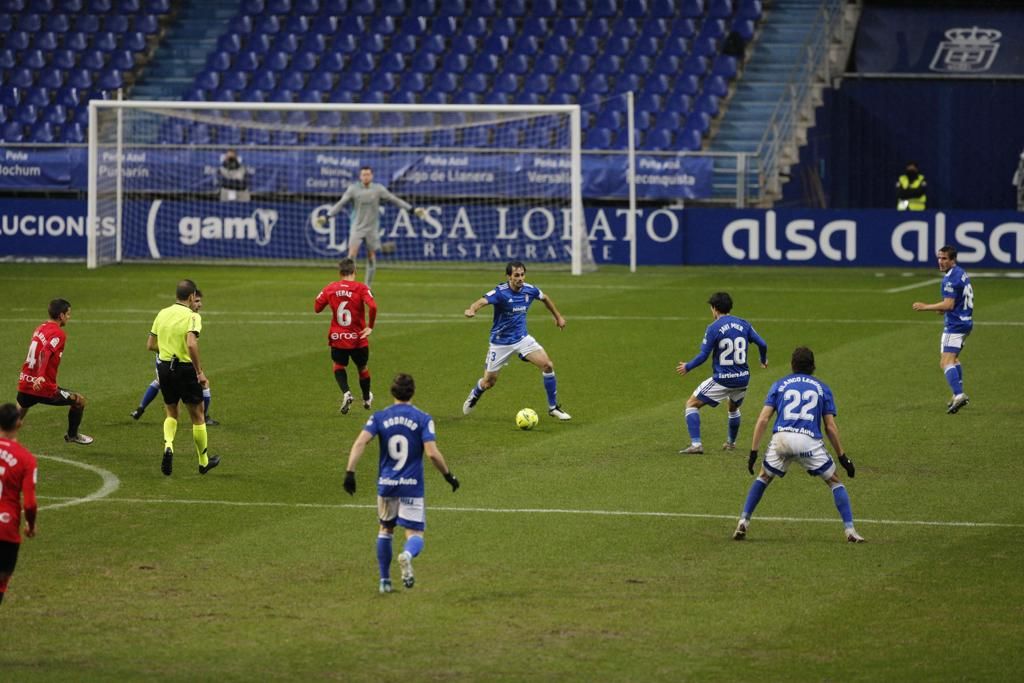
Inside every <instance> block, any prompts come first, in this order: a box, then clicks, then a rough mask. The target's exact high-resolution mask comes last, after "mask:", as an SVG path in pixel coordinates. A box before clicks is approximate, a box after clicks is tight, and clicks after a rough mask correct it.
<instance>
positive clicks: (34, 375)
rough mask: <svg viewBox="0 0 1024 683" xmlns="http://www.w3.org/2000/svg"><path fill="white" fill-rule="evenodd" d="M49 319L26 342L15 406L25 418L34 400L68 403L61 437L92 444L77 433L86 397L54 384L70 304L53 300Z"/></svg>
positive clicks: (69, 315) (57, 404) (51, 404)
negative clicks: (16, 404)
mask: <svg viewBox="0 0 1024 683" xmlns="http://www.w3.org/2000/svg"><path fill="white" fill-rule="evenodd" d="M48 312H49V314H50V319H49V320H47V321H46V322H45V323H43V324H42V325H40V326H39V327H37V328H36V331H35V332H33V333H32V341H31V342H30V343H29V345H28V356H27V357H26V358H25V364H24V365H23V366H22V367H21V376H20V377H19V378H18V407H19V408H20V409H21V418H22V419H25V415H26V414H27V413H28V409H29V408H31V407H32V406H34V405H36V404H37V403H42V404H44V405H48V406H71V408H70V409H69V410H68V433H67V434H65V435H64V440H65V441H67V442H68V443H79V444H82V445H83V446H85V445H88V444H91V443H92V437H91V436H86V435H85V434H80V433H79V432H78V426H79V425H80V424H82V415H83V414H84V413H85V397H84V396H82V395H81V394H78V393H75V392H74V391H70V390H68V389H63V388H61V387H59V386H58V385H57V368H58V367H60V360H61V358H62V357H63V356H64V344H65V342H67V335H66V334H65V333H64V329H63V328H64V326H65V325H67V323H68V320H70V319H71V304H70V303H68V302H67V301H66V300H65V299H54V300H53V301H51V302H50V306H49V309H48Z"/></svg>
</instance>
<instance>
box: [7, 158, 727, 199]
mask: <svg viewBox="0 0 1024 683" xmlns="http://www.w3.org/2000/svg"><path fill="white" fill-rule="evenodd" d="M240 151H241V156H242V161H243V162H244V164H245V165H246V167H248V168H249V169H250V170H251V172H252V173H251V175H250V182H251V189H252V191H253V192H254V193H257V194H260V193H263V194H267V193H276V194H316V193H326V194H335V195H338V196H340V195H341V193H342V192H344V191H345V188H346V187H347V186H348V185H349V184H351V183H353V182H356V181H357V180H358V178H359V167H360V166H362V165H364V164H369V165H371V166H373V168H374V173H375V175H376V178H377V180H378V181H379V182H382V183H384V184H385V185H387V187H388V188H389V189H390V190H391V191H393V192H395V193H397V194H399V195H403V194H405V195H409V196H411V197H439V198H444V197H495V196H503V195H507V194H508V193H509V190H508V188H510V187H511V188H515V190H514V191H515V193H516V196H517V197H521V196H527V197H538V198H543V197H558V196H565V194H566V192H567V187H568V185H569V183H570V169H569V160H568V159H567V158H566V155H564V154H559V155H556V154H551V155H543V154H499V153H485V152H481V151H479V150H477V151H473V152H472V153H468V152H467V153H465V154H463V153H454V154H453V153H447V152H446V153H438V154H424V153H420V152H415V153H413V152H410V153H400V152H399V153H395V152H373V151H367V152H366V153H365V154H361V155H358V156H356V155H350V154H346V153H335V152H325V151H322V150H312V149H305V148H302V147H296V148H295V149H294V150H284V151H281V150H278V151H270V150H258V149H245V148H242V149H241V150H240ZM220 156H221V155H220V152H218V151H216V150H209V149H206V150H200V149H191V148H186V149H177V150H172V149H162V148H159V147H154V148H147V149H133V150H132V151H129V152H127V153H125V154H123V155H122V158H121V160H120V164H118V158H117V154H116V153H115V152H114V151H112V150H107V151H101V152H100V163H99V164H98V166H97V173H98V176H99V179H100V181H101V182H103V181H107V180H109V179H111V178H114V177H115V176H116V174H117V173H118V168H119V167H120V173H121V177H122V178H123V187H124V189H125V191H128V192H155V193H167V192H171V191H173V192H193V193H195V192H209V193H211V195H212V194H213V193H215V192H216V191H217V189H218V184H217V177H218V168H219V166H220ZM87 161H88V160H87V156H86V150H85V149H84V148H82V147H76V148H58V147H54V148H47V149H43V148H24V151H23V150H22V149H20V148H19V149H5V150H4V158H3V160H2V163H0V191H3V190H55V189H64V190H79V191H85V190H86V188H87V182H88V168H87ZM626 162H627V159H626V156H625V155H624V154H600V155H594V154H587V155H584V156H583V162H582V166H583V168H582V178H583V196H584V197H588V198H593V199H626V198H627V197H628V196H629V195H628V193H629V188H628V187H627V185H626ZM711 177H712V161H711V159H710V158H701V157H688V156H687V157H672V156H651V155H642V154H641V155H638V156H637V196H638V198H639V199H641V200H664V201H675V200H678V199H701V198H706V197H710V196H711V190H712V187H711Z"/></svg>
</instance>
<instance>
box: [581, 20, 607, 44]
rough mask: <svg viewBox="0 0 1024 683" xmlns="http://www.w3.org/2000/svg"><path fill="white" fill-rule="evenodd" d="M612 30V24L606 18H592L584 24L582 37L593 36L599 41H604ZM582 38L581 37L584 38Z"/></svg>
mask: <svg viewBox="0 0 1024 683" xmlns="http://www.w3.org/2000/svg"><path fill="white" fill-rule="evenodd" d="M611 30H612V23H611V21H610V20H608V19H606V18H604V17H596V16H592V17H591V18H590V19H588V20H587V22H586V23H585V24H583V33H582V36H593V37H594V38H597V39H598V40H604V39H605V38H607V37H608V36H609V34H610V33H611ZM582 36H581V37H582Z"/></svg>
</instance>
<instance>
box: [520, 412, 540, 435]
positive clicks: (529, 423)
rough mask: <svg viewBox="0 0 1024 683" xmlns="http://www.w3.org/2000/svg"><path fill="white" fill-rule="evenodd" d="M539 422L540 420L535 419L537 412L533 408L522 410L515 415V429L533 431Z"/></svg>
mask: <svg viewBox="0 0 1024 683" xmlns="http://www.w3.org/2000/svg"><path fill="white" fill-rule="evenodd" d="M539 421H540V418H538V417H537V411H536V410H534V409H533V408H523V409H522V410H520V411H519V412H518V413H516V427H519V428H520V429H524V430H525V429H533V428H534V427H536V426H537V422H539Z"/></svg>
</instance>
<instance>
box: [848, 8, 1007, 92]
mask: <svg viewBox="0 0 1024 683" xmlns="http://www.w3.org/2000/svg"><path fill="white" fill-rule="evenodd" d="M855 61H856V70H857V71H858V72H860V73H930V74H941V75H958V76H990V75H993V74H1007V75H1012V76H1019V75H1021V74H1022V73H1024V12H1021V11H1020V8H1019V7H1014V8H1007V9H999V8H993V7H972V8H948V7H934V8H929V7H927V6H924V4H923V3H922V4H920V5H915V6H914V7H871V6H869V7H865V8H864V11H863V13H862V14H861V18H860V23H859V24H858V26H857V40H856V48H855Z"/></svg>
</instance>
